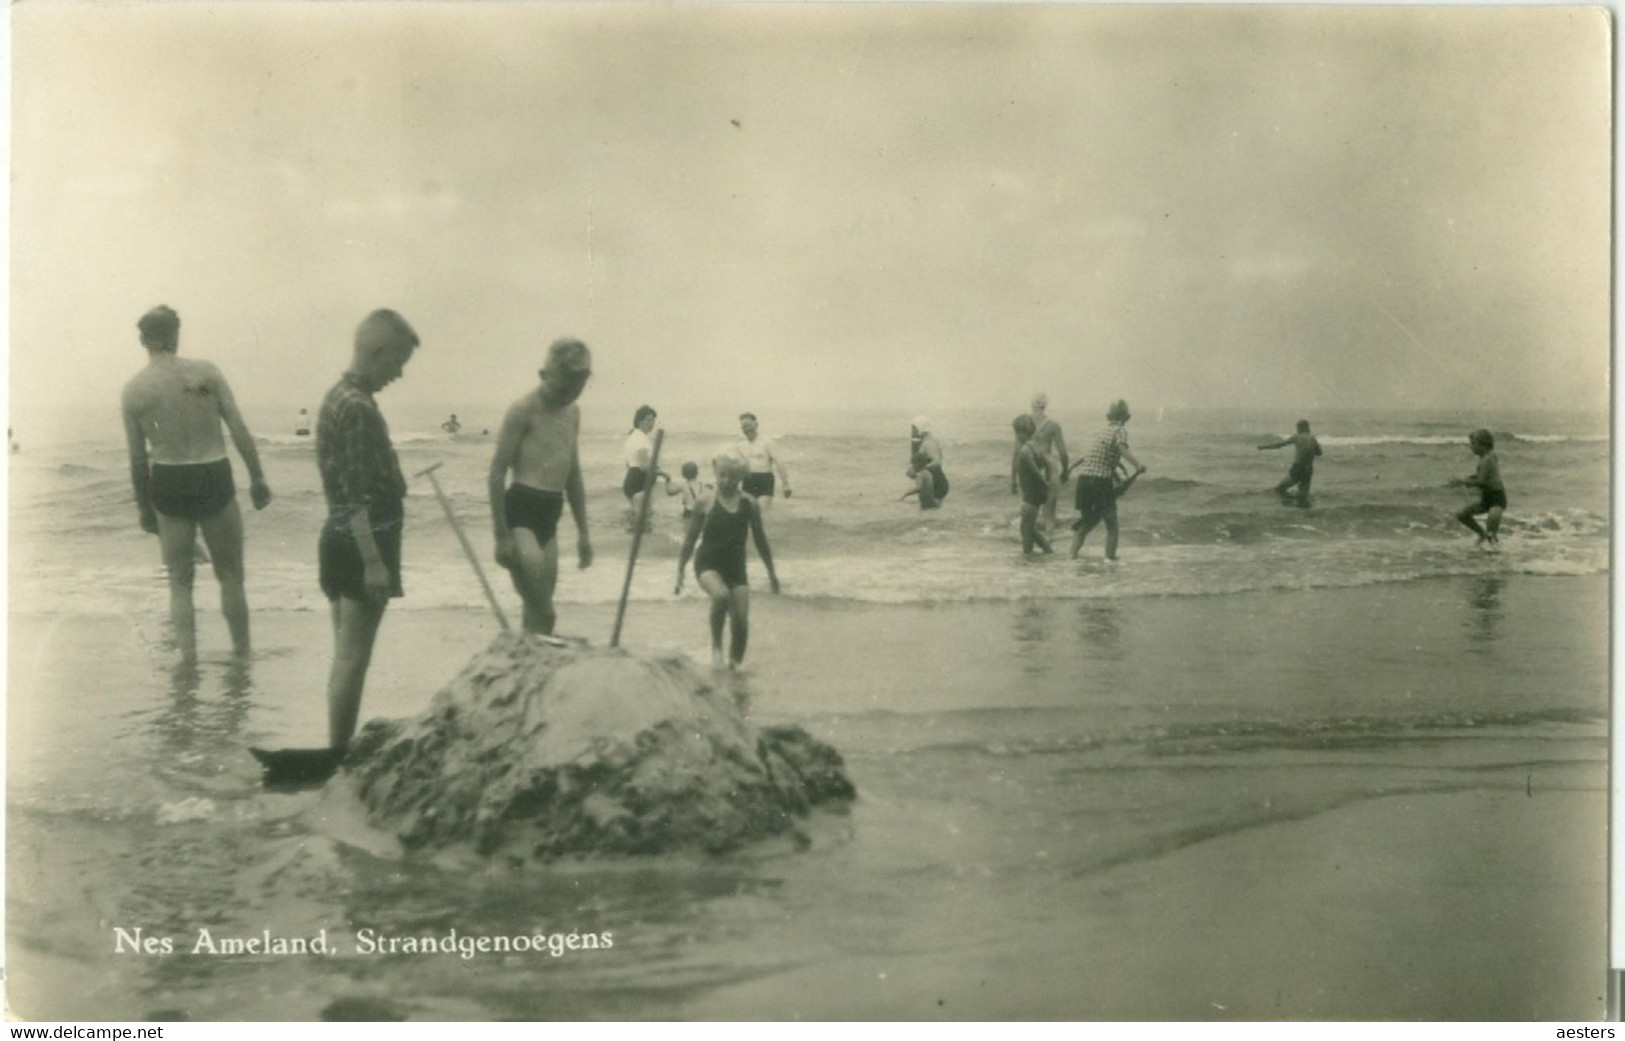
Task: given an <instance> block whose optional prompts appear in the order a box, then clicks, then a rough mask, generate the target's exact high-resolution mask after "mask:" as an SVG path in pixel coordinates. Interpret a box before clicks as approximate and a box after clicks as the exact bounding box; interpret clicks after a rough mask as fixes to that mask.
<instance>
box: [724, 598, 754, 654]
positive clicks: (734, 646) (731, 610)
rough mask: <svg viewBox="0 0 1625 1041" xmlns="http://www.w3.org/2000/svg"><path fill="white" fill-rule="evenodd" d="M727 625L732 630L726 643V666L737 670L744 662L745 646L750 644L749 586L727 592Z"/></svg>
mask: <svg viewBox="0 0 1625 1041" xmlns="http://www.w3.org/2000/svg"><path fill="white" fill-rule="evenodd" d="M728 625H729V626H730V627H732V630H733V631H732V633H731V634H730V638H729V641H728V664H729V665H731V666H732V667H734V668H736V669H737V668H738V667H739V665H740V663H742V662H743V661H744V660H745V645H746V644H747V643H749V642H750V587H749V586H734V587H733V588H732V589H730V590H728Z"/></svg>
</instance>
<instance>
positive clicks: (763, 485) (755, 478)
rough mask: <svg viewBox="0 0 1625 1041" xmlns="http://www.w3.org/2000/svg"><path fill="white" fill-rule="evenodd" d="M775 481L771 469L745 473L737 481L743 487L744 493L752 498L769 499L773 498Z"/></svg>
mask: <svg viewBox="0 0 1625 1041" xmlns="http://www.w3.org/2000/svg"><path fill="white" fill-rule="evenodd" d="M776 481H777V475H776V474H774V473H773V472H772V471H769V472H767V473H759V474H746V475H745V479H744V480H743V481H741V482H739V487H740V488H742V489H744V492H745V494H746V495H749V496H751V497H752V498H756V499H771V498H773V489H774V487H775V483H776Z"/></svg>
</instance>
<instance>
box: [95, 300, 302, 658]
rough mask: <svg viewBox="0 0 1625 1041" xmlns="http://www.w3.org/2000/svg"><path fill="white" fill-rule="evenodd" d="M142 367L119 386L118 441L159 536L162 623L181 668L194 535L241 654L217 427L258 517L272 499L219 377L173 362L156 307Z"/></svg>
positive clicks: (238, 587) (228, 502) (146, 320)
mask: <svg viewBox="0 0 1625 1041" xmlns="http://www.w3.org/2000/svg"><path fill="white" fill-rule="evenodd" d="M136 328H137V329H139V330H140V331H141V346H143V347H145V348H146V349H147V367H146V368H145V369H142V370H141V371H140V372H139V373H137V374H136V375H135V376H134V377H133V378H131V380H130V382H128V383H126V384H125V385H124V401H123V406H124V436H125V438H126V439H127V440H128V442H129V447H130V478H131V480H132V481H133V482H134V483H135V502H136V507H137V509H138V510H139V511H140V517H141V530H142V531H146V532H149V533H152V534H155V535H157V536H158V544H159V546H160V548H161V550H162V553H163V560H164V568H165V570H167V571H168V572H169V617H170V620H171V622H172V623H173V624H174V627H175V642H176V644H177V645H178V646H179V648H180V652H181V656H182V658H183V659H184V660H186V661H195V660H196V659H197V629H196V622H195V620H194V619H193V609H192V579H193V576H194V572H195V565H194V559H195V558H194V556H193V546H194V544H195V543H196V541H197V536H198V533H199V531H201V532H202V534H203V541H204V543H205V544H207V546H208V549H209V556H210V558H211V563H212V564H213V565H214V574H215V577H216V578H217V579H219V580H220V609H221V611H222V613H224V614H225V616H226V625H227V627H228V628H229V629H230V630H231V644H232V649H233V650H234V651H235V652H236V653H237V654H239V655H245V654H247V653H248V651H249V640H248V598H247V596H246V594H245V593H244V592H243V517H242V513H241V512H240V511H239V510H238V509H237V489H236V486H235V485H234V484H233V483H232V479H231V460H230V459H228V458H227V456H226V445H225V441H224V439H223V438H222V437H221V436H220V423H221V421H222V420H223V421H224V422H225V424H226V428H227V429H228V430H230V431H231V441H232V444H234V445H236V446H237V453H238V454H239V455H241V456H242V457H243V465H244V466H246V467H248V477H249V481H250V484H249V497H250V499H252V500H253V503H254V508H255V509H256V510H263V509H264V508H265V506H266V504H267V503H269V502H270V501H271V488H270V486H269V485H268V484H266V483H265V472H264V471H263V470H262V469H260V457H259V452H258V451H257V450H256V449H255V448H254V436H253V435H252V434H250V433H249V432H248V424H246V423H244V422H243V417H242V413H240V412H238V411H237V402H236V399H234V398H233V397H232V395H231V387H230V386H228V385H227V383H226V377H225V376H224V375H223V374H222V373H221V372H220V370H219V369H218V368H217V367H216V366H215V365H213V364H212V363H210V362H207V361H203V360H202V359H187V358H181V357H179V356H178V355H177V354H176V348H177V347H178V346H179V344H180V328H181V320H180V316H179V315H177V314H176V313H175V312H174V311H172V310H170V309H169V308H167V307H163V306H159V307H155V308H153V309H152V310H151V311H148V312H147V313H146V314H144V315H142V316H141V320H140V321H138V322H137V323H136Z"/></svg>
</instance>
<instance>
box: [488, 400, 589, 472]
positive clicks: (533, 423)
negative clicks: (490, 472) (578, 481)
mask: <svg viewBox="0 0 1625 1041" xmlns="http://www.w3.org/2000/svg"><path fill="white" fill-rule="evenodd" d="M502 425H503V428H504V429H503V430H502V436H501V438H500V439H501V440H502V441H503V443H504V446H506V444H507V443H508V442H507V438H508V437H509V436H515V437H516V438H517V441H516V443H514V447H513V454H512V457H511V458H509V459H507V460H504V462H506V463H507V465H508V466H509V467H511V468H512V470H513V479H514V483H516V484H523V485H528V486H529V487H531V488H538V489H541V490H542V491H549V492H562V491H564V490H565V484H566V482H567V481H568V480H569V477H570V464H571V461H572V460H573V459H574V457H575V450H576V437H577V434H578V433H579V431H580V429H581V406H580V405H577V404H576V403H574V402H571V403H570V404H568V405H564V406H562V407H554V406H551V405H549V404H548V403H547V402H546V401H545V400H544V399H543V397H542V391H541V388H537V389H536V390H533V391H531V392H530V393H529V394H526V395H525V396H524V397H522V398H520V399H519V400H518V401H516V402H514V404H513V407H512V408H510V409H508V415H507V416H506V417H505V418H504V419H503V421H502ZM510 430H512V435H510Z"/></svg>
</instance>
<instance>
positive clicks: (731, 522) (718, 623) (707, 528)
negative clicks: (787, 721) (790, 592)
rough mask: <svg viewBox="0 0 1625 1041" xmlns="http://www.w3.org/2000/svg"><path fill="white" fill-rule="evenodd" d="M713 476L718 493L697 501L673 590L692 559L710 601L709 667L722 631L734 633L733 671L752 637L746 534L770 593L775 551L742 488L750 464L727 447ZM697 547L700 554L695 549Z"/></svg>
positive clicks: (717, 656) (717, 657) (718, 656)
mask: <svg viewBox="0 0 1625 1041" xmlns="http://www.w3.org/2000/svg"><path fill="white" fill-rule="evenodd" d="M711 469H712V472H713V473H715V474H716V478H717V488H716V492H715V493H714V494H711V495H707V496H706V497H705V498H704V499H702V500H701V501H700V504H699V507H698V508H697V509H696V510H695V511H694V516H693V517H690V518H689V522H688V534H687V535H685V536H684V537H683V549H682V552H681V553H679V554H678V557H677V588H676V590H675V591H674V592H676V593H681V592H682V591H683V572H684V571H685V570H686V569H687V568H688V560H689V557H690V556H693V557H694V577H695V578H696V579H698V581H699V583H700V587H701V588H702V589H704V590H705V592H706V594H707V595H708V596H710V598H711V662H712V664H713V665H717V666H721V665H722V627H723V623H725V622H726V623H727V624H728V625H729V626H730V628H731V630H732V638H731V639H730V641H729V644H728V667H729V668H731V669H737V668H738V667H739V664H740V662H742V661H744V660H745V644H746V642H747V641H748V640H749V638H750V585H749V584H748V579H747V577H746V575H745V532H746V531H747V530H748V531H749V532H750V535H751V538H752V539H753V540H754V541H755V542H756V554H757V556H759V557H761V558H762V564H763V566H765V567H766V568H767V580H768V583H769V585H770V586H771V587H772V589H773V592H775V593H777V592H778V591H779V576H778V573H777V572H775V571H774V570H773V552H772V550H771V549H769V548H768V545H767V532H766V531H764V530H763V529H762V514H761V511H760V510H758V509H757V508H756V504H755V502H754V501H753V500H752V499H751V497H750V496H749V495H747V494H745V493H744V491H743V489H742V485H743V483H744V480H745V476H746V475H747V474H748V473H749V472H750V464H749V463H747V462H746V461H745V460H744V459H743V458H742V457H741V456H740V455H739V454H738V453H736V452H735V451H734V450H733V449H731V448H724V449H723V450H721V451H720V452H718V453H717V454H716V455H715V456H713V457H712V459H711ZM696 542H698V543H699V547H700V549H699V553H698V554H695V552H694V545H695V543H696Z"/></svg>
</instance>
